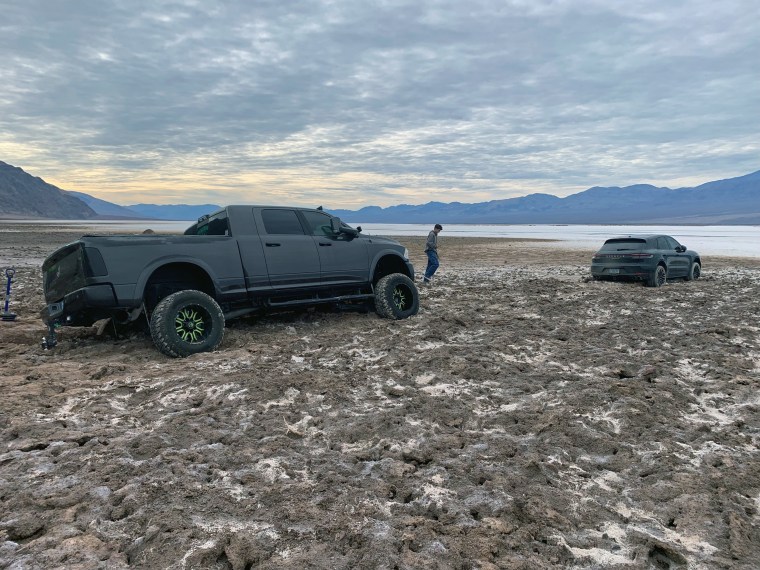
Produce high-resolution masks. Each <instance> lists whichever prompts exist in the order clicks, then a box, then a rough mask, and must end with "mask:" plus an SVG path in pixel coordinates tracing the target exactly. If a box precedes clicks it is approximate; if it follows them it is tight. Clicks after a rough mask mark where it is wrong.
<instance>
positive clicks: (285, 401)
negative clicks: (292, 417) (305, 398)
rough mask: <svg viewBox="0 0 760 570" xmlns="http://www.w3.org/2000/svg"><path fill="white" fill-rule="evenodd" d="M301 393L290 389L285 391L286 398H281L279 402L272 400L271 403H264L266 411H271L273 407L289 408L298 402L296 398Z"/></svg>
mask: <svg viewBox="0 0 760 570" xmlns="http://www.w3.org/2000/svg"><path fill="white" fill-rule="evenodd" d="M300 393H301V392H300V391H299V390H296V389H295V388H288V389H287V390H286V391H285V397H284V398H281V399H279V400H270V401H269V402H265V403H264V409H265V410H269V408H271V407H273V406H289V405H291V404H294V403H295V401H296V398H297V397H298V395H299V394H300Z"/></svg>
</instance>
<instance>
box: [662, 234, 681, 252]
mask: <svg viewBox="0 0 760 570" xmlns="http://www.w3.org/2000/svg"><path fill="white" fill-rule="evenodd" d="M665 239H666V240H667V242H668V249H675V248H677V247H678V246H680V245H681V244H680V243H678V242H677V241H676V240H674V239H673V238H672V237H670V236H668V237H666V238H665Z"/></svg>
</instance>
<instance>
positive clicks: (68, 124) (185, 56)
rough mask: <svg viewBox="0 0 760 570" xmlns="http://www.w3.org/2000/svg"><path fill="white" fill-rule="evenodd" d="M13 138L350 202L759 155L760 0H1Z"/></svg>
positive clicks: (553, 182) (660, 177) (68, 166)
mask: <svg viewBox="0 0 760 570" xmlns="http://www.w3.org/2000/svg"><path fill="white" fill-rule="evenodd" d="M0 14H1V15H2V17H0V61H1V62H2V63H1V64H0V133H1V136H0V160H3V161H5V162H8V163H10V164H13V165H15V166H20V167H22V168H24V169H25V170H26V171H27V172H29V173H31V174H33V175H35V176H40V177H42V178H44V179H45V180H47V181H48V182H51V183H53V184H56V185H57V186H60V187H61V188H64V189H67V190H78V191H82V192H86V193H88V194H91V195H93V196H95V197H98V198H102V199H105V200H109V201H111V202H115V203H118V204H125V205H126V204H134V203H137V202H150V203H157V204H170V203H189V204H199V203H207V202H212V203H216V204H230V203H287V204H294V205H304V206H315V205H317V204H324V205H325V206H326V207H333V208H337V207H341V208H356V207H361V206H366V205H370V204H373V205H381V206H388V205H392V204H399V203H407V204H420V203H424V202H428V201H431V200H440V201H444V202H452V201H462V202H480V201H485V200H491V199H502V198H511V197H515V196H520V195H525V194H530V193H534V192H547V193H551V194H555V195H558V196H565V195H568V194H572V193H575V192H579V191H582V190H584V189H586V188H588V187H590V186H594V185H603V186H611V185H620V186H623V185H628V184H635V183H640V182H645V183H651V184H655V185H658V186H670V187H680V186H694V185H697V184H700V183H703V182H707V181H710V180H715V179H720V178H729V177H733V176H739V175H742V174H747V173H749V172H753V171H755V170H758V169H760V136H759V135H760V63H758V62H759V61H760V59H758V58H759V57H760V55H759V54H760V2H757V0H723V1H722V2H716V1H715V0H690V1H680V0H670V1H667V2H663V1H662V0H626V1H613V0H353V1H351V0H313V1H302V0H293V1H289V0H239V1H234V0H231V1H226V2H221V1H220V2H215V1H211V0H197V1H195V0H171V1H164V0H150V1H147V2H141V1H138V0H24V1H23V2H20V1H16V0H0Z"/></svg>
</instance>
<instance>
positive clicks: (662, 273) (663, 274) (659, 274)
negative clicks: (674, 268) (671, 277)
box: [647, 265, 668, 287]
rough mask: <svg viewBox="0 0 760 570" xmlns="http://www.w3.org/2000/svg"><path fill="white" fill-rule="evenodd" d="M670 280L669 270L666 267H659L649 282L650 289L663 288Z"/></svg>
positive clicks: (653, 272)
mask: <svg viewBox="0 0 760 570" xmlns="http://www.w3.org/2000/svg"><path fill="white" fill-rule="evenodd" d="M667 280H668V270H667V269H665V266H664V265H658V266H657V267H656V268H655V270H654V271H652V274H651V275H650V276H649V279H648V280H647V286H648V287H662V286H663V285H665V282H666V281H667Z"/></svg>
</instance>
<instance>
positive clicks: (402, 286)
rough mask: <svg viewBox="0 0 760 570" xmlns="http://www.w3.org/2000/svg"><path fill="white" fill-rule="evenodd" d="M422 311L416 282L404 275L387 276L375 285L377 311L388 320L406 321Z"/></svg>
mask: <svg viewBox="0 0 760 570" xmlns="http://www.w3.org/2000/svg"><path fill="white" fill-rule="evenodd" d="M419 309H420V295H419V292H418V291H417V286H416V285H415V284H414V281H412V280H411V279H409V278H408V277H407V276H406V275H404V274H402V273H392V274H390V275H386V276H385V277H383V278H382V279H380V280H379V281H378V282H377V285H375V310H376V311H377V314H378V315H380V316H381V317H385V318H387V319H405V318H407V317H411V316H412V315H416V314H417V311H419Z"/></svg>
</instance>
